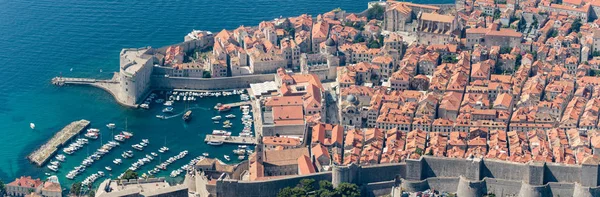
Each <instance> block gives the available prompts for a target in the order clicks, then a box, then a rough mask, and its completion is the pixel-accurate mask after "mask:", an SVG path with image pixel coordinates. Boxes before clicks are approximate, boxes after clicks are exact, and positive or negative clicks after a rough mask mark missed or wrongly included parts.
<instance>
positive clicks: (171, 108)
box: [162, 107, 173, 113]
mask: <svg viewBox="0 0 600 197" xmlns="http://www.w3.org/2000/svg"><path fill="white" fill-rule="evenodd" d="M162 112H163V113H173V107H166V108H164V109H163V110H162Z"/></svg>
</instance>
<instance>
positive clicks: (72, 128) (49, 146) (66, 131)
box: [27, 120, 90, 166]
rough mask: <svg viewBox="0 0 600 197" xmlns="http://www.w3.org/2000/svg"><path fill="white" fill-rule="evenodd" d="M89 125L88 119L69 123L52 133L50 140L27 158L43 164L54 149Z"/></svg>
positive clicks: (38, 164) (53, 152)
mask: <svg viewBox="0 0 600 197" xmlns="http://www.w3.org/2000/svg"><path fill="white" fill-rule="evenodd" d="M89 125H90V121H88V120H78V121H75V122H72V123H70V124H69V125H67V126H65V127H64V128H63V129H61V130H60V131H59V132H58V133H56V134H54V136H52V138H50V140H48V141H47V142H46V143H45V144H43V145H42V146H40V147H39V148H38V149H37V150H35V151H33V152H32V153H31V154H29V156H27V159H29V160H30V161H31V162H32V163H34V164H36V165H37V166H43V165H44V164H45V163H46V162H47V161H48V159H49V158H50V157H52V156H53V155H54V154H55V153H56V151H57V150H58V149H59V148H61V147H62V146H64V145H65V143H67V142H68V141H70V140H71V139H72V138H73V137H74V136H76V135H77V134H79V133H80V132H81V131H83V130H84V129H85V128H87V127H88V126H89Z"/></svg>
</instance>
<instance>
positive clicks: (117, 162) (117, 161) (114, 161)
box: [113, 159, 123, 165]
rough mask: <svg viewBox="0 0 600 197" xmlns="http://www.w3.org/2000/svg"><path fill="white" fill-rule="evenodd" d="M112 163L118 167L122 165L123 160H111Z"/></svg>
mask: <svg viewBox="0 0 600 197" xmlns="http://www.w3.org/2000/svg"><path fill="white" fill-rule="evenodd" d="M113 163H115V164H117V165H119V164H121V163H123V160H121V159H115V160H113Z"/></svg>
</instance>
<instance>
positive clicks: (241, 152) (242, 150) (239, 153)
mask: <svg viewBox="0 0 600 197" xmlns="http://www.w3.org/2000/svg"><path fill="white" fill-rule="evenodd" d="M233 153H235V154H236V155H244V154H246V149H235V150H233Z"/></svg>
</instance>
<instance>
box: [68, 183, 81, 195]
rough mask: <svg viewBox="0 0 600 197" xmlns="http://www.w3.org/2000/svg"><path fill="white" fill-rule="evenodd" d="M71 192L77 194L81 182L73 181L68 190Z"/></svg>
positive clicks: (79, 190)
mask: <svg viewBox="0 0 600 197" xmlns="http://www.w3.org/2000/svg"><path fill="white" fill-rule="evenodd" d="M70 192H71V194H73V195H79V193H80V192H81V183H80V182H75V183H73V184H72V185H71V190H70Z"/></svg>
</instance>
